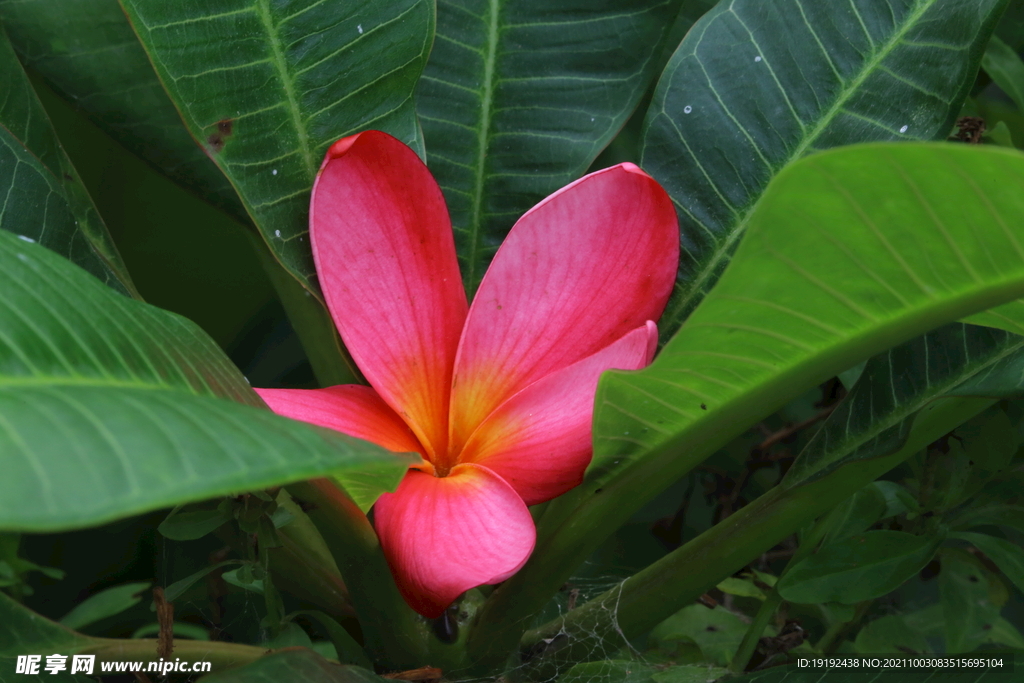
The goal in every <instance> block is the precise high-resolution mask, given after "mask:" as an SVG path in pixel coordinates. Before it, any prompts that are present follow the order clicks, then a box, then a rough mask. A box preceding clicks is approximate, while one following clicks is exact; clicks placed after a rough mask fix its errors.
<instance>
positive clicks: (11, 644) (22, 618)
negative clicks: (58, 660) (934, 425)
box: [0, 591, 102, 683]
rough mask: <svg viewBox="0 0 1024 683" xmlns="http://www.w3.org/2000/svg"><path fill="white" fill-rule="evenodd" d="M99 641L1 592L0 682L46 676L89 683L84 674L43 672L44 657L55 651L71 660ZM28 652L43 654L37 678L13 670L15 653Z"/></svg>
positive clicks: (65, 680) (46, 677) (44, 678)
mask: <svg viewBox="0 0 1024 683" xmlns="http://www.w3.org/2000/svg"><path fill="white" fill-rule="evenodd" d="M101 642H102V641H101V640H100V639H98V638H90V637H88V636H83V635H81V634H80V633H75V632H74V631H72V630H70V629H68V628H65V627H64V626H61V625H60V624H56V623H54V622H52V621H49V620H47V619H43V618H41V617H40V616H39V615H38V614H35V613H33V612H31V611H29V610H28V609H26V608H25V607H22V606H21V605H19V604H18V603H17V602H15V601H14V600H13V599H11V598H10V597H8V596H7V595H6V594H5V593H3V592H2V591H0V683H14V682H15V681H19V680H20V681H44V680H47V679H50V680H54V681H58V682H59V683H88V682H89V680H90V679H88V678H86V677H85V676H81V675H75V676H72V675H71V674H69V673H68V672H67V671H65V672H64V673H63V674H57V675H53V674H48V673H46V672H45V671H44V670H43V668H42V667H43V666H45V664H46V659H45V656H46V655H52V654H54V653H58V654H62V655H68V656H69V659H68V661H69V662H70V661H71V660H70V656H71V655H74V654H76V653H79V652H82V651H83V650H86V649H88V648H90V647H95V646H96V645H98V644H99V643H101ZM28 654H37V655H40V656H41V657H42V658H41V660H40V667H39V674H38V677H30V676H26V675H24V674H16V673H15V670H16V667H17V661H18V655H28ZM70 668H71V667H70V666H69V667H68V669H69V670H70Z"/></svg>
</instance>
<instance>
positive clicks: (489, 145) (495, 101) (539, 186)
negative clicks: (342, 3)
mask: <svg viewBox="0 0 1024 683" xmlns="http://www.w3.org/2000/svg"><path fill="white" fill-rule="evenodd" d="M678 7H679V2H678V0H599V1H596V2H595V1H594V0H556V1H555V2H552V1H551V0H516V1H515V2H510V1H508V0H505V1H503V0H469V1H468V2H467V1H465V0H442V1H441V2H439V3H438V7H437V38H436V40H435V42H434V48H433V51H432V52H431V55H430V60H429V62H428V63H427V68H426V70H425V71H424V75H423V80H422V81H421V82H420V85H419V87H418V90H417V100H418V101H417V109H418V111H419V112H420V118H421V120H422V123H423V133H424V136H425V138H426V143H427V161H428V163H429V165H430V168H431V170H432V171H433V173H434V175H435V176H436V177H437V180H438V182H439V183H440V185H441V188H442V189H443V190H444V194H445V199H446V201H447V204H448V209H449V211H450V212H451V215H452V223H453V225H454V226H455V240H456V245H457V250H458V253H459V261H460V264H461V267H462V276H463V279H464V280H465V282H466V284H467V288H468V289H469V291H470V292H472V291H474V290H475V289H476V286H477V284H479V282H480V278H481V277H482V276H483V272H484V270H485V269H486V267H487V264H488V263H489V262H490V260H491V257H492V256H493V255H494V252H495V251H496V250H497V248H498V246H499V245H500V244H501V241H502V239H503V238H504V237H505V234H506V233H507V232H508V230H509V228H511V227H512V224H513V223H514V222H515V221H516V220H517V219H518V218H519V217H520V216H521V215H522V214H523V213H524V212H525V211H526V210H527V209H529V208H530V207H531V206H533V205H534V204H535V203H537V202H538V201H539V200H541V199H543V198H544V197H545V196H547V195H548V194H550V193H552V192H554V191H555V190H557V189H558V188H560V187H562V186H563V185H566V184H568V183H569V182H571V181H573V180H575V179H577V178H579V177H580V176H581V175H583V173H584V172H585V171H586V169H587V167H588V166H590V163H591V162H592V161H593V160H594V158H595V157H596V156H597V155H598V153H599V152H600V151H601V150H602V149H603V148H604V147H605V145H607V144H608V143H609V142H610V141H611V139H612V137H613V136H614V135H615V134H616V133H617V132H618V131H619V129H620V128H622V126H623V124H625V122H626V119H627V118H629V115H630V114H631V113H632V111H633V109H634V108H635V107H636V105H637V103H638V102H639V101H640V98H641V96H642V95H643V94H644V92H645V91H646V89H647V86H648V85H649V84H650V82H651V81H652V80H653V79H654V77H655V76H656V73H655V69H656V68H657V66H658V63H657V59H656V57H657V56H658V53H659V51H660V47H661V44H662V38H663V37H664V36H665V33H666V31H667V29H668V28H669V26H670V25H671V23H672V18H673V17H674V16H675V14H676V12H677V10H678Z"/></svg>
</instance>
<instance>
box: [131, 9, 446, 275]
mask: <svg viewBox="0 0 1024 683" xmlns="http://www.w3.org/2000/svg"><path fill="white" fill-rule="evenodd" d="M122 6H123V7H124V9H125V12H126V13H127V15H128V18H129V20H130V21H131V23H132V27H133V28H134V30H135V33H136V34H137V35H138V37H139V39H140V40H141V42H142V45H143V47H144V48H145V50H146V52H147V54H148V55H149V58H150V60H151V61H152V62H153V65H154V68H155V69H156V72H157V74H158V75H159V77H160V80H161V82H162V83H163V85H164V87H165V88H166V89H167V92H168V94H170V96H171V99H172V100H173V101H174V103H175V105H176V106H177V108H178V110H179V112H180V113H181V116H182V119H183V120H184V121H185V125H186V126H187V127H188V129H189V131H190V132H191V133H192V135H193V137H195V139H196V140H198V141H199V142H200V144H201V145H202V146H203V149H205V150H206V152H207V153H208V154H209V155H210V156H211V157H212V158H213V160H214V161H215V162H216V163H217V165H218V166H219V167H220V169H221V170H222V171H223V172H224V174H225V175H226V176H227V177H228V179H229V180H230V181H231V184H232V185H233V186H234V187H235V189H236V190H237V191H238V194H239V196H240V197H241V199H242V202H243V204H244V205H245V208H246V211H248V212H249V214H250V215H251V216H252V217H253V220H254V221H255V222H256V225H257V227H258V228H259V229H260V232H261V233H262V235H263V238H264V240H265V241H266V243H267V244H268V245H269V247H270V249H271V251H272V252H273V253H274V254H275V255H276V256H277V258H278V260H280V261H281V264H282V265H283V266H284V267H285V268H286V269H287V270H288V271H289V272H290V273H292V275H293V276H295V277H296V278H298V279H299V280H300V282H302V283H303V284H304V286H306V288H307V289H309V290H310V291H314V292H316V291H318V290H317V288H316V285H315V284H314V283H313V281H312V279H311V278H312V277H313V275H314V269H313V259H312V254H311V252H310V248H309V239H308V225H307V222H308V220H307V219H308V209H309V192H310V189H311V188H312V186H313V179H314V178H315V176H316V173H317V170H318V169H319V168H320V162H321V160H322V159H323V154H324V152H325V151H326V149H327V147H328V146H329V145H330V144H331V143H333V142H334V141H336V140H337V139H339V138H342V137H344V136H346V135H351V134H352V133H355V132H358V131H360V130H365V129H367V128H375V129H378V130H384V131H386V132H389V133H391V134H392V135H394V136H395V137H398V138H400V139H402V140H404V141H405V142H407V143H413V144H415V145H417V146H419V147H420V148H421V149H422V141H421V140H419V127H418V125H417V122H416V112H415V109H414V105H413V89H414V87H415V84H416V80H417V79H418V77H419V75H420V73H421V71H422V69H423V65H424V64H425V63H426V59H427V53H428V52H429V50H430V42H431V38H432V35H433V24H434V4H433V2H429V1H428V0H399V1H396V2H388V3H379V2H375V1H374V0H359V1H357V2H347V3H336V2H318V1H315V0H285V1H283V2H275V3H270V2H267V0H245V1H244V2H237V1H236V0H213V1H212V2H205V3H201V4H197V3H168V2H164V1H163V0H123V2H122Z"/></svg>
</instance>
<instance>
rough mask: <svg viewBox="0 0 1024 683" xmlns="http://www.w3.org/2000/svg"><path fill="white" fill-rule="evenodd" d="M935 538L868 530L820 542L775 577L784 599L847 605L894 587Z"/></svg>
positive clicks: (923, 560)
mask: <svg viewBox="0 0 1024 683" xmlns="http://www.w3.org/2000/svg"><path fill="white" fill-rule="evenodd" d="M936 546H937V542H936V540H935V539H932V538H928V537H925V536H914V535H912V534H907V533H903V532H901V531H868V532H866V533H864V534H861V535H859V536H853V537H850V538H847V539H844V540H842V541H838V542H836V543H830V544H828V545H825V546H823V547H822V548H821V549H820V550H818V552H817V553H816V554H814V555H811V556H810V557H808V558H806V559H804V560H802V561H800V562H798V563H797V564H796V565H794V566H793V568H792V569H790V570H789V571H788V572H786V574H785V576H783V577H782V578H781V579H780V580H779V585H778V590H779V593H780V594H781V595H782V597H783V598H785V599H786V600H789V601H790V602H797V603H817V602H833V601H834V602H842V603H845V604H847V605H852V604H854V603H856V602H861V601H862V600H869V599H871V598H877V597H879V596H882V595H885V594H886V593H889V592H890V591H892V590H895V589H896V588H897V587H899V586H900V584H902V583H903V582H904V581H906V580H907V579H909V578H910V577H912V576H914V575H915V574H917V572H919V571H921V569H922V568H923V567H924V566H925V565H926V564H928V562H929V561H930V560H931V559H932V556H933V555H934V554H935V548H936Z"/></svg>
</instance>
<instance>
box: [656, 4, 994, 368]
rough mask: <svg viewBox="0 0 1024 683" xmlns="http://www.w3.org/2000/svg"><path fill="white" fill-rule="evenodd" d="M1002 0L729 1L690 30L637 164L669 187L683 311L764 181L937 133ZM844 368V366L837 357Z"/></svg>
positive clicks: (703, 289) (701, 290)
mask: <svg viewBox="0 0 1024 683" xmlns="http://www.w3.org/2000/svg"><path fill="white" fill-rule="evenodd" d="M1005 6H1006V1H1005V0H942V1H940V0H863V1H860V2H857V3H855V4H852V3H851V4H848V5H844V7H845V9H843V10H838V9H837V8H836V7H835V6H834V5H833V4H832V3H823V2H807V1H806V0H782V1H775V2H763V1H762V0H725V1H723V2H720V3H719V4H718V5H717V6H716V7H715V9H713V10H712V11H711V12H709V13H708V14H707V15H705V16H704V18H702V19H701V20H700V21H699V22H697V24H696V25H695V26H694V27H693V28H692V29H691V30H690V32H689V33H688V34H687V36H686V39H685V40H684V41H683V42H682V44H681V45H680V46H679V49H678V50H677V52H676V54H675V55H674V56H673V58H672V60H671V61H670V62H669V65H668V67H667V68H666V70H665V73H664V75H663V76H662V77H661V80H660V81H659V83H658V88H657V91H656V92H655V95H654V101H653V102H652V104H651V107H650V109H649V111H648V115H647V122H646V129H645V133H644V140H643V156H642V161H641V166H643V167H644V169H645V170H646V171H647V172H648V173H650V174H651V175H653V176H654V177H655V179H657V180H658V181H659V182H660V183H661V184H662V185H664V186H665V188H666V189H667V190H668V192H669V194H670V195H672V198H673V200H674V201H675V203H676V208H677V210H678V213H679V217H680V229H681V231H682V235H683V256H682V263H681V267H680V270H679V276H678V285H677V287H676V292H675V294H674V296H673V298H672V300H671V302H670V303H669V307H668V309H667V311H666V313H665V315H664V316H662V320H661V322H660V324H659V327H660V329H661V330H662V337H663V338H667V336H668V335H670V334H671V333H673V332H675V330H676V329H677V328H678V327H679V325H680V324H682V322H683V320H684V319H685V318H686V317H687V315H688V314H689V313H690V312H691V311H692V310H693V309H694V308H695V307H696V305H697V304H698V303H699V302H700V300H701V299H702V298H703V297H704V296H705V295H706V294H707V293H708V291H710V289H711V287H712V286H713V285H714V283H715V281H716V280H717V279H718V277H719V276H720V275H721V274H722V271H723V269H724V268H725V266H726V265H727V264H728V262H729V257H730V256H731V255H732V253H733V251H734V250H735V247H736V244H737V242H738V240H739V237H740V236H741V234H742V233H743V231H744V230H745V229H746V228H747V227H748V226H749V224H750V219H751V212H752V211H753V209H754V207H755V206H756V205H757V203H758V201H759V200H760V198H761V195H762V193H763V192H764V191H765V189H766V187H767V186H768V184H769V182H770V181H771V180H772V178H774V177H775V176H776V175H777V174H778V173H779V172H780V171H781V170H782V169H783V168H785V166H786V165H788V164H789V163H791V162H793V161H795V160H797V159H799V158H801V157H803V156H805V155H807V154H810V153H812V152H815V151H817V150H822V149H828V148H831V147H837V146H840V145H849V144H852V143H856V142H868V141H877V140H931V139H945V137H946V135H947V134H948V131H949V129H950V128H951V126H952V125H953V120H954V118H955V117H956V115H957V112H959V110H960V106H961V104H962V103H963V100H964V97H965V96H966V95H967V91H968V88H969V87H970V86H971V84H972V83H973V82H974V78H975V74H976V72H977V68H978V63H979V62H980V60H981V55H982V51H983V50H984V46H985V44H986V42H987V39H988V36H989V35H990V34H991V32H992V29H993V27H994V25H995V23H996V21H997V20H998V18H999V15H1000V14H1001V13H1002V10H1003V8H1004V7H1005ZM842 369H845V368H842Z"/></svg>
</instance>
